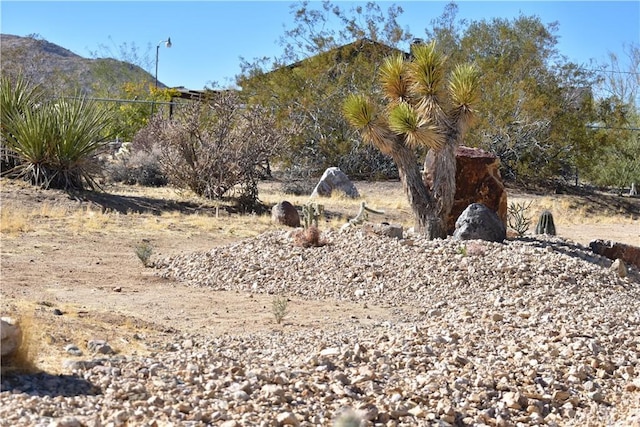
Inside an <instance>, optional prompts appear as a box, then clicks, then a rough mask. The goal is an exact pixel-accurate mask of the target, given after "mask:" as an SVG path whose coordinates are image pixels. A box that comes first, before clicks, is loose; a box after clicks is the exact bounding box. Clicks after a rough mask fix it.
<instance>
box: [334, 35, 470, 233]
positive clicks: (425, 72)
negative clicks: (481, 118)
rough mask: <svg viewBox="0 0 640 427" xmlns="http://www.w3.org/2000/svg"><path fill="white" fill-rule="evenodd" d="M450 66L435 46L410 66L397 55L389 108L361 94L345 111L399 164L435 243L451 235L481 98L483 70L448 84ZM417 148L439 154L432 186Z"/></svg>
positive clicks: (421, 48)
mask: <svg viewBox="0 0 640 427" xmlns="http://www.w3.org/2000/svg"><path fill="white" fill-rule="evenodd" d="M446 60H447V58H446V57H445V56H444V55H442V54H441V53H440V52H439V51H438V50H437V49H436V45H435V43H433V42H432V43H429V44H421V45H415V46H413V48H412V58H411V59H410V60H405V59H404V58H403V57H402V56H401V55H396V56H392V57H389V58H387V59H386V60H385V62H384V63H383V65H382V67H381V70H380V76H379V80H380V86H381V88H382V91H383V93H384V95H385V99H386V101H387V104H386V106H383V107H378V106H377V105H375V104H374V103H373V102H372V101H371V100H370V99H369V98H368V97H366V96H364V95H360V94H353V95H350V96H349V97H347V99H346V101H345V103H344V106H343V111H344V116H345V118H346V119H347V121H348V122H349V123H350V124H351V125H352V126H353V127H355V128H356V129H358V130H359V131H360V133H361V134H362V137H363V139H364V140H365V141H367V142H369V143H371V144H373V145H374V146H375V147H377V148H378V149H379V150H380V151H381V152H383V153H385V154H387V155H389V156H391V157H392V158H393V160H394V162H395V163H396V165H397V167H398V172H399V175H400V179H401V181H402V184H403V187H404V190H405V193H406V194H407V197H408V199H409V204H410V205H411V207H412V210H413V213H414V215H415V217H416V229H417V230H419V231H421V232H423V233H424V234H426V235H427V236H428V237H429V238H432V239H433V238H440V237H446V234H447V232H446V220H447V216H448V215H449V213H450V212H451V207H452V206H453V199H454V195H455V175H456V159H455V148H456V147H457V146H458V145H460V144H461V142H462V140H463V137H464V135H465V133H466V131H467V129H468V128H469V126H470V124H471V120H472V118H473V114H474V109H473V108H474V104H475V103H476V102H477V98H478V85H479V72H478V69H477V68H476V67H475V66H473V65H468V64H467V65H459V66H458V67H456V68H454V71H453V72H452V73H451V75H450V76H449V77H448V79H447V76H446V75H445V69H446V67H445V65H446ZM417 147H426V148H427V149H429V150H431V152H432V153H431V154H433V156H432V158H433V167H432V169H433V170H434V173H433V175H434V176H433V177H432V182H431V183H429V184H427V182H426V180H425V177H424V176H423V175H422V174H421V172H420V168H419V164H418V158H417V154H416V153H417V150H415V148H417ZM425 161H426V159H425ZM425 166H426V165H425Z"/></svg>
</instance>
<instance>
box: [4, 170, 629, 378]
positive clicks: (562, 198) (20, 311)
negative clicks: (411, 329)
mask: <svg viewBox="0 0 640 427" xmlns="http://www.w3.org/2000/svg"><path fill="white" fill-rule="evenodd" d="M357 186H358V188H359V190H360V192H361V194H363V195H364V197H365V198H366V197H367V195H376V197H377V200H384V199H385V198H395V199H398V198H400V199H402V196H400V197H398V194H401V188H400V185H399V183H397V182H385V183H357ZM0 190H1V198H2V199H1V200H2V210H3V211H4V212H3V215H2V220H3V221H19V219H17V217H19V216H20V215H24V213H25V212H31V213H34V212H36V213H38V214H37V215H31V216H30V217H29V221H28V223H27V224H24V225H23V226H22V227H21V229H22V230H23V231H17V232H16V231H14V232H3V233H2V235H1V238H2V242H1V243H2V247H1V255H2V257H1V282H2V287H1V297H2V298H1V314H2V315H3V316H18V317H25V316H27V317H31V318H32V321H33V324H35V325H36V328H35V329H36V331H37V332H36V333H37V336H39V337H41V339H40V343H39V344H40V345H39V349H38V360H37V361H36V362H37V364H38V366H39V367H41V368H44V369H45V370H47V371H48V372H54V373H55V372H57V371H59V370H60V369H61V363H60V361H61V360H62V359H65V358H67V357H68V355H67V354H65V352H64V346H65V344H67V343H77V342H82V341H84V342H86V341H87V340H90V339H105V340H108V341H109V342H110V343H113V344H112V345H115V346H116V347H117V349H118V351H119V352H122V353H125V354H126V353H133V352H144V351H145V349H144V348H143V347H140V346H137V345H136V343H135V342H134V340H132V338H131V337H132V335H133V334H138V335H144V336H147V337H152V338H153V339H157V340H166V341H171V340H173V337H174V336H175V335H176V334H178V333H180V332H181V331H188V332H199V333H203V334H207V335H215V336H219V335H223V334H238V333H247V332H254V331H266V330H273V329H283V328H284V329H288V330H291V331H297V330H303V329H305V328H309V327H313V325H316V324H319V323H320V322H321V323H322V324H323V325H334V326H335V325H340V324H341V322H343V321H344V316H345V313H349V316H351V317H352V318H358V319H375V320H377V321H381V320H384V319H386V318H391V317H392V316H393V313H392V311H391V309H390V308H389V307H384V306H383V305H380V306H375V305H368V306H362V305H361V304H356V303H351V302H345V301H340V302H338V301H332V300H322V301H310V300H303V299H299V300H298V299H295V298H294V301H293V302H292V303H290V304H289V314H288V315H287V317H286V319H285V322H284V324H276V322H275V320H274V315H273V313H272V311H271V306H272V300H273V296H272V295H261V294H247V293H242V292H229V291H224V292H221V291H218V292H214V291H212V290H210V289H203V288H194V287H187V286H185V285H183V284H181V283H178V282H176V281H173V280H169V279H163V278H161V277H159V276H158V274H157V272H156V271H155V270H154V269H153V268H145V267H144V266H143V265H142V263H141V262H140V260H139V259H138V258H137V256H136V255H135V253H134V250H135V248H136V247H137V246H138V245H140V244H141V243H147V244H148V245H149V246H151V247H152V248H153V250H154V254H153V256H152V257H153V258H163V257H169V256H174V255H178V254H181V253H190V252H204V251H207V250H209V249H211V248H213V247H215V246H219V245H225V244H229V243H231V242H233V241H237V240H238V239H239V238H242V236H243V235H250V234H251V231H253V233H254V234H256V233H257V232H259V231H261V230H264V231H266V230H269V229H273V228H275V226H273V225H270V224H268V221H264V220H263V221H261V222H260V221H258V220H256V223H255V228H254V229H253V230H250V232H246V230H245V232H246V234H243V233H240V232H236V233H234V232H233V229H231V231H229V228H228V227H226V226H224V227H223V226H221V227H217V228H216V227H214V228H213V229H205V230H203V229H202V228H199V227H198V226H197V225H192V224H191V223H188V222H186V221H184V218H186V217H188V216H189V215H196V214H197V215H201V216H203V218H204V221H206V218H207V215H209V217H211V216H214V215H215V213H214V211H215V209H214V208H213V207H212V206H206V205H203V204H202V203H200V204H195V203H192V202H190V201H188V200H185V199H184V197H182V196H181V195H180V194H179V193H177V192H175V191H173V190H171V189H158V190H155V192H154V191H151V192H150V190H149V189H142V188H137V187H126V188H122V187H120V188H119V187H113V188H106V192H105V193H87V194H83V195H75V196H70V195H67V194H65V193H63V192H60V191H53V190H50V191H43V190H38V189H33V188H31V187H29V186H28V185H26V184H24V183H20V182H14V181H9V180H6V179H2V181H1V186H0ZM276 190H277V189H276V185H275V184H273V183H266V184H264V185H263V186H262V187H261V194H263V193H264V194H266V195H271V196H273V194H275V192H276ZM510 200H512V201H517V202H520V201H529V200H530V201H533V203H534V204H533V208H542V207H545V208H547V207H548V208H552V209H553V210H554V211H555V212H558V211H562V215H563V216H556V218H557V227H558V233H559V235H561V236H562V237H564V238H567V239H571V240H574V241H575V242H578V243H581V244H584V245H587V244H588V243H589V241H591V240H593V239H609V240H614V241H620V242H624V243H628V244H633V245H640V222H639V220H638V215H639V212H640V199H633V198H629V197H617V196H610V195H604V194H589V195H578V196H575V195H574V196H567V195H555V196H552V197H547V196H540V195H533V194H524V193H521V192H516V191H513V192H512V194H510ZM60 212H65V214H60ZM160 213H162V215H160ZM167 213H169V214H170V215H168V216H167V215H165V214H167ZM532 213H534V212H533V209H532ZM173 214H175V215H173ZM344 214H345V215H348V212H345V213H344ZM380 220H387V221H390V222H400V223H403V224H410V211H409V210H408V209H407V208H406V206H404V207H403V206H400V207H399V208H398V209H397V210H393V209H391V210H388V209H387V215H386V216H385V217H384V218H380ZM228 221H229V222H230V223H231V222H232V221H234V218H233V217H228ZM5 225H6V224H5ZM532 227H535V224H534V225H533V226H532ZM249 228H251V225H249ZM4 229H5V227H3V230H4ZM55 310H57V311H56V313H58V315H55V314H54V311H55ZM407 310H410V308H409V307H407ZM60 312H61V313H62V314H61V315H60ZM32 333H34V332H32Z"/></svg>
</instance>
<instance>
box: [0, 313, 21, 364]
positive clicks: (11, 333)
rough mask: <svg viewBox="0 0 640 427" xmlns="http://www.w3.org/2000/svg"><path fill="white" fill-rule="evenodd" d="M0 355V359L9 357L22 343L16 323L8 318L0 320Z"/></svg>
mask: <svg viewBox="0 0 640 427" xmlns="http://www.w3.org/2000/svg"><path fill="white" fill-rule="evenodd" d="M0 338H1V341H0V350H1V351H0V354H1V355H2V357H3V358H4V357H10V356H11V355H12V354H14V353H15V352H16V351H17V350H18V348H20V344H21V343H22V330H21V329H20V325H18V323H17V321H15V320H14V319H12V318H10V317H3V318H2V319H0Z"/></svg>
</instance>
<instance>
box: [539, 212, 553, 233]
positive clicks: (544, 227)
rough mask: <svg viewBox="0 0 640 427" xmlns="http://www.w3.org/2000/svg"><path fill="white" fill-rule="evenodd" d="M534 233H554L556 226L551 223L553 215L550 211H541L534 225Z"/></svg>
mask: <svg viewBox="0 0 640 427" xmlns="http://www.w3.org/2000/svg"><path fill="white" fill-rule="evenodd" d="M536 234H548V235H550V236H555V235H556V226H555V225H554V223H553V215H552V214H551V212H550V211H543V212H542V213H541V214H540V218H538V224H537V225H536Z"/></svg>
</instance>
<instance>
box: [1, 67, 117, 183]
mask: <svg viewBox="0 0 640 427" xmlns="http://www.w3.org/2000/svg"><path fill="white" fill-rule="evenodd" d="M0 86H1V88H0V90H1V92H2V95H1V96H0V98H1V102H2V110H3V113H2V140H3V145H4V146H5V148H4V151H5V152H7V153H10V155H11V156H14V157H16V158H17V161H16V165H15V166H14V167H12V168H11V169H10V170H8V171H6V172H4V173H6V174H8V175H9V176H12V177H18V178H23V179H25V180H27V181H29V182H31V183H32V184H34V185H38V186H41V187H44V188H49V187H54V188H62V189H81V188H83V187H85V186H89V187H95V186H96V182H95V180H94V176H95V175H96V174H97V172H98V171H99V163H98V161H97V154H98V153H99V151H100V150H101V149H102V148H103V147H104V141H105V140H106V136H107V135H106V134H105V133H104V132H103V131H104V130H105V129H106V126H107V124H108V122H109V120H110V113H109V111H108V110H104V109H100V108H98V106H97V104H96V103H94V102H92V101H88V100H86V99H85V98H82V97H73V98H64V99H56V100H52V99H44V98H42V97H40V96H38V92H37V89H33V88H32V87H31V86H30V85H29V84H28V83H27V82H25V81H21V80H18V81H17V82H15V83H13V82H11V81H10V80H9V79H8V78H5V77H3V78H2V83H1V85H0Z"/></svg>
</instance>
